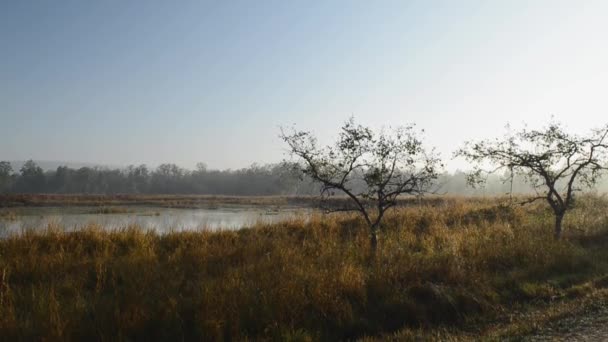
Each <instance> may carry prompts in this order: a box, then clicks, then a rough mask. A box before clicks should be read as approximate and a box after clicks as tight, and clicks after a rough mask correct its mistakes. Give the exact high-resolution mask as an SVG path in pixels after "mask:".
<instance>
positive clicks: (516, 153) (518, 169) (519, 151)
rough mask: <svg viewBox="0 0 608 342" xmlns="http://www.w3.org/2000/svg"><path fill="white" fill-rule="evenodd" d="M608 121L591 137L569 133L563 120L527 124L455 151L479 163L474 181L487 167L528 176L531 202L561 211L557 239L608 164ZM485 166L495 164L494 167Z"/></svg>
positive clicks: (472, 180) (526, 177)
mask: <svg viewBox="0 0 608 342" xmlns="http://www.w3.org/2000/svg"><path fill="white" fill-rule="evenodd" d="M607 134H608V125H607V126H605V127H603V128H602V129H595V130H592V131H591V133H590V134H589V135H588V136H584V137H581V136H577V135H573V134H569V133H567V132H565V130H564V128H563V126H562V125H561V124H559V123H554V122H552V123H550V124H549V125H548V126H547V127H545V128H543V129H540V130H528V129H523V130H521V131H519V132H516V133H509V134H507V135H506V136H505V137H504V138H502V139H495V140H485V141H479V142H475V143H473V142H467V143H465V146H464V147H463V148H462V149H460V150H458V151H457V152H456V153H455V156H462V157H465V158H466V159H467V160H468V161H471V162H473V163H475V169H474V172H472V173H471V174H469V183H470V184H475V183H480V182H481V183H482V182H483V181H482V180H483V175H484V173H487V172H495V171H498V170H501V169H502V170H508V171H510V172H511V174H517V175H522V176H524V179H525V180H526V182H527V183H529V184H530V185H531V186H532V187H533V188H534V189H535V191H536V196H535V197H532V198H531V199H530V200H528V201H526V203H530V202H533V201H536V200H546V201H547V203H549V205H550V206H551V209H552V210H553V213H554V215H555V232H554V233H555V238H556V239H559V238H560V237H561V233H562V221H563V219H564V215H565V214H566V211H568V209H570V208H571V207H572V206H573V204H574V194H575V193H576V192H577V191H581V190H583V189H585V188H590V187H592V186H593V185H594V184H596V183H597V181H598V179H599V177H600V176H601V174H602V170H605V169H606V165H605V163H606V156H607V155H606V152H607V151H608V144H607V143H606V135H607ZM484 166H485V167H493V168H494V169H491V170H490V171H486V170H484Z"/></svg>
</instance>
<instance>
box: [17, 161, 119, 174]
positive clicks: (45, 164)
mask: <svg viewBox="0 0 608 342" xmlns="http://www.w3.org/2000/svg"><path fill="white" fill-rule="evenodd" d="M25 162H26V161H25V160H11V161H10V163H11V166H12V167H13V171H15V172H19V169H21V167H22V166H23V164H24V163H25ZM34 162H36V164H38V166H40V167H41V168H42V169H43V170H44V171H49V170H56V169H57V168H58V167H59V166H67V167H69V168H71V169H79V168H81V167H101V168H110V169H122V168H124V166H120V165H107V164H96V163H84V162H66V161H56V160H34Z"/></svg>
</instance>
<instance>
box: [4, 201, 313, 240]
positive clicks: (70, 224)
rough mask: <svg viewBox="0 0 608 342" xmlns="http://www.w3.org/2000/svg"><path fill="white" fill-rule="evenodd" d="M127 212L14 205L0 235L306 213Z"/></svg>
mask: <svg viewBox="0 0 608 342" xmlns="http://www.w3.org/2000/svg"><path fill="white" fill-rule="evenodd" d="M119 209H121V210H127V211H128V212H126V213H108V214H99V213H97V212H99V210H100V208H98V207H27V208H18V209H13V211H15V212H17V216H16V217H14V218H12V219H10V220H9V219H2V218H0V235H4V236H6V235H7V234H12V233H19V232H22V231H24V230H30V229H32V230H38V229H44V228H46V227H48V226H49V225H57V226H59V227H62V228H64V229H66V230H75V229H79V228H82V227H85V226H87V225H91V224H96V225H99V226H101V227H103V228H105V229H117V228H124V227H127V226H131V225H137V226H139V227H141V228H143V229H146V230H152V229H154V230H156V231H157V232H160V233H164V232H169V231H181V230H201V229H204V230H217V229H240V228H245V227H249V226H252V225H254V224H256V223H276V222H281V221H284V220H288V219H293V218H296V217H298V216H301V215H303V214H305V213H306V210H305V209H302V208H285V209H283V208H282V209H269V208H260V207H238V208H234V207H231V208H217V209H175V208H159V207H140V206H128V207H121V208H119Z"/></svg>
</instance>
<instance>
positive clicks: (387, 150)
mask: <svg viewBox="0 0 608 342" xmlns="http://www.w3.org/2000/svg"><path fill="white" fill-rule="evenodd" d="M281 138H282V139H283V140H284V141H285V142H286V143H287V144H288V145H289V151H290V153H291V155H292V156H295V157H297V158H298V159H299V160H300V162H301V163H300V164H299V165H300V167H301V171H302V172H303V174H305V175H307V176H308V177H310V178H311V179H312V180H314V181H316V182H318V183H320V184H321V186H322V187H321V197H322V198H328V197H330V196H333V195H335V194H338V195H345V196H347V197H348V198H349V199H350V201H349V202H346V203H350V205H348V206H346V207H344V208H330V210H332V211H357V212H359V213H360V214H361V215H362V216H363V218H364V219H365V222H366V223H367V225H368V226H369V230H370V239H371V240H370V241H371V247H372V249H373V250H375V249H376V246H377V243H378V242H377V241H378V237H377V235H378V231H379V230H380V229H381V222H382V218H383V217H384V214H385V213H386V211H387V210H388V209H389V208H391V207H394V206H395V205H396V204H397V198H398V197H399V196H400V195H421V194H424V193H425V192H427V191H428V190H429V189H430V187H431V186H432V184H433V181H434V180H435V179H436V178H437V177H438V171H439V169H440V168H441V167H442V165H441V162H440V160H439V158H437V157H436V156H435V154H434V153H433V151H430V152H427V151H426V150H425V149H424V148H423V146H422V141H421V140H420V139H419V138H418V136H417V132H416V131H415V130H414V127H413V126H407V127H399V128H396V129H392V130H390V131H386V130H382V131H379V132H374V131H372V130H371V129H370V128H367V127H363V126H361V125H357V124H355V122H354V119H353V118H350V119H349V120H348V121H347V122H346V123H345V124H344V125H343V126H342V128H341V132H340V135H339V138H338V140H337V141H336V143H335V145H333V146H326V147H319V146H318V143H317V140H316V138H315V137H314V136H313V135H312V134H311V133H310V132H306V131H297V130H295V129H293V130H292V131H291V132H290V133H289V134H287V133H285V131H284V130H281Z"/></svg>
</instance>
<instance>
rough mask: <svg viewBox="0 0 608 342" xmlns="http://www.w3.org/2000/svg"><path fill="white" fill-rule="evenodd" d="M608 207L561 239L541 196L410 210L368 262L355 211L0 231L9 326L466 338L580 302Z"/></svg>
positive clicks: (10, 332)
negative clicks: (235, 227) (174, 228)
mask: <svg viewBox="0 0 608 342" xmlns="http://www.w3.org/2000/svg"><path fill="white" fill-rule="evenodd" d="M607 206H608V203H607V201H606V200H604V199H603V198H596V197H587V198H581V200H580V201H579V208H577V209H575V210H574V211H573V212H572V213H571V215H570V216H568V217H567V223H566V227H567V229H568V234H567V236H566V238H565V239H564V240H563V241H555V240H553V239H552V222H553V221H552V217H551V216H550V212H549V211H548V210H547V208H545V207H544V206H542V205H537V206H534V207H518V206H517V207H504V206H496V202H495V201H494V200H474V201H467V200H462V199H461V200H457V199H452V200H450V201H444V202H436V203H431V204H427V205H422V206H413V207H407V208H402V209H399V210H395V211H394V212H391V213H390V214H389V215H388V216H387V217H386V221H385V225H384V227H385V228H384V233H383V234H382V235H381V237H380V243H379V248H378V251H377V255H376V257H375V258H370V248H369V245H368V243H369V242H368V241H369V238H368V235H367V230H366V227H365V226H364V223H363V222H362V221H361V220H360V219H359V218H358V217H357V216H354V215H333V216H323V215H316V216H313V217H312V218H310V219H309V220H304V219H296V220H292V221H290V222H285V223H280V224H274V225H258V226H256V227H253V228H251V229H244V230H240V231H220V232H205V231H200V232H176V233H170V234H166V235H159V234H156V233H154V232H145V231H143V230H141V229H139V228H138V227H125V228H124V229H122V230H117V231H111V232H107V231H103V230H101V229H100V227H95V226H91V227H89V228H87V229H84V230H82V231H79V232H73V233H65V232H63V231H62V229H61V227H52V226H51V227H44V228H43V229H41V231H40V232H38V233H33V232H27V233H24V234H23V235H19V236H12V237H9V238H6V239H4V240H1V241H0V336H2V338H6V339H10V340H39V339H47V340H83V339H87V340H88V339H92V340H112V341H114V340H182V339H184V340H206V341H208V340H228V339H233V340H244V339H264V340H304V341H305V340H337V339H356V338H362V337H364V336H390V334H393V332H396V331H399V330H400V331H401V333H400V334H401V336H402V337H403V338H407V336H418V335H420V336H425V337H426V338H433V336H435V337H437V336H440V335H441V334H443V335H441V336H452V337H454V338H456V337H457V336H460V334H463V336H468V335H467V334H470V333H471V332H470V331H467V330H466V329H467V328H466V327H469V326H480V325H482V324H485V323H484V322H487V321H488V320H492V319H494V318H498V317H502V316H504V315H505V313H506V312H510V310H513V309H514V308H516V307H521V306H522V305H536V304H535V303H547V302H550V301H555V300H559V298H566V297H569V296H570V297H572V296H583V295H584V294H585V293H586V291H588V289H587V288H585V287H584V286H581V284H585V283H588V282H589V281H591V280H593V279H596V278H598V277H602V276H603V275H605V274H606V272H608V265H607V264H606V261H605V260H608V258H606V256H607V255H608V252H606V251H605V250H606V248H605V247H606V246H607V245H608V242H607V241H608V240H606V238H605V234H606V232H607V231H606V226H607V225H608V216H607V215H606V210H605V208H606V207H607ZM463 327H465V328H463ZM404 329H405V330H404ZM411 329H414V330H411ZM412 331H414V332H415V333H412ZM446 331H447V333H446ZM397 334H399V333H397ZM412 334H414V335H412ZM437 334H440V335H437ZM446 334H447V335H446ZM395 336H399V335H395Z"/></svg>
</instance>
